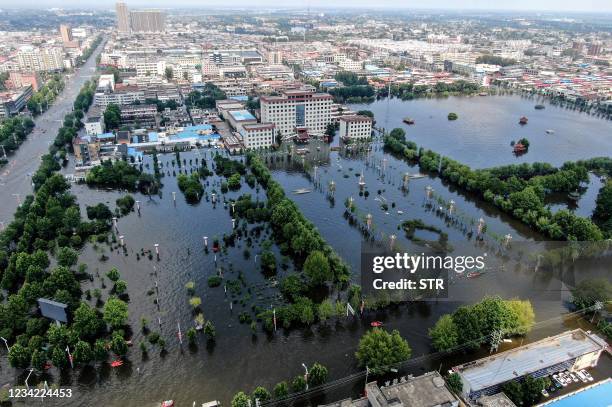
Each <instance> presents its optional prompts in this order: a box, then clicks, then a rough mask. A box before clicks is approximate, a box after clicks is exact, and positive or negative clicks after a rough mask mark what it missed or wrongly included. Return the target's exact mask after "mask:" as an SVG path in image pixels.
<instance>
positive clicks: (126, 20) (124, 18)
mask: <svg viewBox="0 0 612 407" xmlns="http://www.w3.org/2000/svg"><path fill="white" fill-rule="evenodd" d="M115 11H116V12H117V30H118V31H119V32H120V33H129V32H130V12H129V10H128V7H127V4H125V3H124V2H122V1H118V2H117V4H115Z"/></svg>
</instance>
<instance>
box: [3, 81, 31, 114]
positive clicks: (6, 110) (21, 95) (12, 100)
mask: <svg viewBox="0 0 612 407" xmlns="http://www.w3.org/2000/svg"><path fill="white" fill-rule="evenodd" d="M32 94H33V91H32V86H30V85H27V86H24V87H22V88H20V89H16V90H11V91H8V92H0V119H3V118H7V117H10V116H14V115H16V114H18V113H19V111H21V109H23V108H24V107H25V105H26V103H28V100H30V98H31V97H32Z"/></svg>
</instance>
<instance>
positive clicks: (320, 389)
mask: <svg viewBox="0 0 612 407" xmlns="http://www.w3.org/2000/svg"><path fill="white" fill-rule="evenodd" d="M595 309H597V305H593V306H591V307H588V308H584V309H581V310H577V311H573V312H570V313H567V314H562V315H559V316H556V317H552V318H548V319H545V320H542V321H539V322H536V323H534V324H533V325H532V328H536V327H539V326H543V325H546V324H548V323H550V322H553V321H555V320H559V319H561V318H567V317H571V316H574V315H578V314H583V313H586V312H588V311H592V310H595ZM496 332H497V331H494V332H492V333H490V334H488V335H484V336H482V337H480V338H476V339H473V340H472V341H470V342H468V343H465V344H462V345H458V346H455V347H454V348H451V349H448V350H445V351H437V352H432V353H427V354H423V355H421V356H418V357H416V358H411V359H407V360H405V361H402V362H397V363H393V364H389V365H386V366H382V367H379V369H385V370H388V369H393V368H396V369H400V368H407V367H409V366H411V365H414V364H417V363H420V362H422V361H423V360H426V359H428V358H432V359H433V358H436V357H439V356H442V355H445V354H452V353H456V352H459V351H461V350H464V349H468V348H470V347H472V346H473V345H474V343H484V342H486V341H487V340H488V339H491V338H493V336H494V335H495V334H496ZM366 373H367V372H366V371H365V370H363V371H359V372H356V373H353V374H352V375H349V376H345V377H343V378H340V379H337V380H334V381H332V382H328V383H325V384H322V385H320V386H317V387H312V388H310V389H309V390H304V391H301V392H298V393H294V394H291V395H289V396H287V397H283V398H279V399H275V400H271V401H268V402H265V403H261V405H262V407H267V406H275V405H277V404H284V403H287V402H291V401H294V400H297V399H300V398H305V397H313V396H314V395H316V394H318V393H321V392H323V391H326V390H329V389H332V388H335V387H340V386H342V385H345V384H348V383H350V382H352V381H356V380H357V379H361V378H364V377H365V376H366Z"/></svg>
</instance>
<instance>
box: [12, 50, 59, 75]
mask: <svg viewBox="0 0 612 407" xmlns="http://www.w3.org/2000/svg"><path fill="white" fill-rule="evenodd" d="M17 61H18V63H19V69H20V70H22V71H36V72H38V71H61V70H62V69H63V67H64V51H63V50H62V48H59V47H46V48H38V47H33V46H31V45H24V46H23V47H21V48H19V51H17Z"/></svg>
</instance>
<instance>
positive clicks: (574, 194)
mask: <svg viewBox="0 0 612 407" xmlns="http://www.w3.org/2000/svg"><path fill="white" fill-rule="evenodd" d="M567 197H568V198H569V199H571V200H572V201H577V200H579V199H580V193H579V192H578V191H573V192H570V193H569V194H567Z"/></svg>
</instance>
